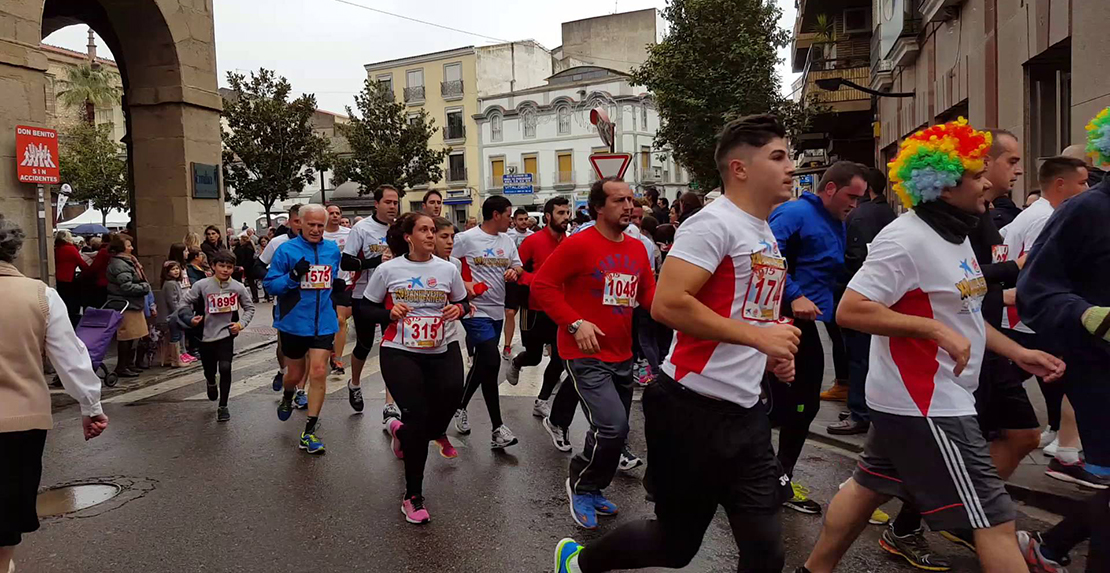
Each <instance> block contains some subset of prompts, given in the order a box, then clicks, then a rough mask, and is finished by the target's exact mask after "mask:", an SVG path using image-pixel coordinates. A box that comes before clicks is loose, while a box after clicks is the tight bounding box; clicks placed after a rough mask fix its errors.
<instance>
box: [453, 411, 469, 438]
mask: <svg viewBox="0 0 1110 573" xmlns="http://www.w3.org/2000/svg"><path fill="white" fill-rule="evenodd" d="M455 431H457V432H458V433H460V434H462V435H464V436H465V435H467V434H469V433H470V420H467V419H466V410H455Z"/></svg>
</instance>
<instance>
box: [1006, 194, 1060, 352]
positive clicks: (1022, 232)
mask: <svg viewBox="0 0 1110 573" xmlns="http://www.w3.org/2000/svg"><path fill="white" fill-rule="evenodd" d="M1055 211H1056V210H1055V209H1053V208H1052V203H1049V202H1048V199H1045V198H1044V197H1041V198H1040V199H1037V200H1036V201H1034V202H1033V204H1032V205H1030V206H1029V208H1028V209H1026V210H1024V211H1022V212H1021V213H1019V214H1018V216H1017V217H1015V218H1014V220H1013V221H1011V222H1010V224H1009V225H1006V226H1005V227H1002V229H1001V231H999V232H1000V233H1002V241H1003V244H1004V245H1005V248H1004V249H1002V253H1000V255H1001V257H1003V258H1002V259H1001V260H1002V261H1016V260H1018V259H1019V258H1021V256H1022V255H1024V254H1026V253H1028V252H1029V250H1030V249H1032V248H1033V243H1036V242H1037V237H1039V236H1041V229H1044V225H1045V223H1047V222H1048V219H1049V218H1050V217H1052V213H1054V212H1055ZM995 262H1001V261H995ZM1002 328H1012V329H1014V330H1017V331H1019V332H1025V333H1027V334H1032V333H1033V329H1031V328H1029V327H1028V326H1025V324H1023V323H1022V322H1021V318H1020V317H1019V316H1018V311H1017V307H1016V306H1008V307H1006V308H1005V310H1004V312H1003V313H1002Z"/></svg>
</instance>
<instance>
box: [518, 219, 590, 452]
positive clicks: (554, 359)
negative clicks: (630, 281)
mask: <svg viewBox="0 0 1110 573" xmlns="http://www.w3.org/2000/svg"><path fill="white" fill-rule="evenodd" d="M569 220H570V201H569V200H568V199H567V198H566V197H555V198H552V199H548V200H547V202H546V203H544V206H543V221H544V228H543V229H540V231H539V232H537V233H534V234H532V235H530V236H529V237H528V238H527V239H525V240H524V242H522V243H521V244H520V262H521V263H522V264H523V266H524V273H523V274H522V275H521V278H520V283H521V285H523V286H522V288H524V289H525V291H526V292H528V297H527V300H526V301H525V306H524V309H523V311H522V313H521V319H520V331H521V332H520V337H521V339H522V342H523V343H524V352H521V353H520V354H517V355H516V356H515V357H514V358H513V359H512V360H510V361H509V371H508V379H509V384H512V385H514V386H515V385H516V384H517V382H518V381H519V380H520V369H521V368H524V367H525V366H536V365H538V364H539V363H540V362H541V361H542V360H543V349H544V346H546V345H550V346H551V360H550V361H549V362H548V363H547V368H545V369H544V371H543V385H542V386H541V387H540V394H539V396H537V397H536V403H535V404H534V405H533V406H532V414H533V415H534V416H537V417H539V418H544V428H547V429H548V432H549V433H551V434H552V440H553V441H554V442H555V447H556V448H559V450H560V451H570V443H569V442H567V440H566V436H565V435H563V434H562V431H561V429H560V428H555V427H553V426H550V420H547V417H548V416H550V415H551V393H552V392H554V391H555V386H556V385H557V384H558V383H559V379H560V377H562V375H563V359H562V358H560V357H559V346H558V338H557V336H556V334H557V332H558V327H556V326H555V323H554V322H552V321H551V319H550V318H549V317H548V316H547V314H545V313H544V312H543V311H542V310H540V306H539V301H538V300H537V299H536V298H535V296H534V295H533V294H532V293H531V292H530V289H528V288H527V287H528V286H531V284H532V280H533V279H535V276H536V273H538V272H539V271H540V268H541V267H543V263H544V261H546V260H547V258H548V257H550V256H551V253H552V252H553V251H554V250H555V247H558V246H559V244H560V243H561V242H562V241H563V239H564V238H566V236H567V222H568V221H569ZM576 404H577V402H575V403H574V404H572V405H571V415H572V416H573V410H574V408H575V405H576Z"/></svg>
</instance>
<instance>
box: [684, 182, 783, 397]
mask: <svg viewBox="0 0 1110 573" xmlns="http://www.w3.org/2000/svg"><path fill="white" fill-rule="evenodd" d="M668 256H670V257H677V258H679V259H682V260H684V261H686V262H688V263H690V264H692V265H695V266H698V267H700V268H702V269H704V270H706V271H708V272H710V273H713V274H712V276H710V277H709V280H708V281H706V283H705V284H704V285H702V287H701V290H699V291H698V294H697V299H698V301H700V302H701V303H702V304H704V305H705V306H707V307H709V308H710V309H712V310H713V311H714V312H716V313H717V314H719V315H721V316H727V317H729V318H732V319H733V320H741V321H744V322H746V323H748V324H752V325H755V326H768V325H771V324H775V323H776V322H777V321H778V320H779V311H780V309H781V308H782V292H783V288H784V285H785V279H786V259H784V258H783V257H782V254H781V253H780V252H779V247H778V242H776V241H775V234H774V233H772V232H771V227H769V226H768V225H767V221H764V220H763V219H760V218H758V217H755V216H753V215H750V214H749V213H747V212H745V211H744V210H742V209H740V208H739V207H737V206H736V204H735V203H733V202H732V201H729V200H727V199H721V200H719V201H714V202H712V203H710V204H709V205H707V206H706V207H705V208H704V209H702V210H701V211H699V212H698V213H697V214H695V215H694V216H692V217H690V219H689V220H687V221H686V222H685V223H683V224H682V226H680V227H679V228H678V233H677V234H676V235H675V240H674V246H672V247H671V252H670V254H669V255H668ZM766 369H767V355H766V354H763V353H762V352H759V351H758V350H756V349H755V348H752V347H750V346H741V345H737V344H728V343H726V342H718V341H715V340H702V339H700V338H695V337H693V336H690V335H688V334H685V333H683V332H676V333H675V337H674V341H673V342H672V343H671V350H670V352H669V353H668V354H667V359H666V360H665V361H664V363H663V371H664V372H666V373H667V374H668V375H669V376H670V377H671V378H673V379H674V380H676V381H677V382H678V383H679V384H682V385H683V386H685V387H687V388H689V389H691V390H693V391H695V392H697V393H699V394H704V395H706V396H710V397H713V398H718V399H721V400H727V401H729V402H733V403H735V404H739V405H741V406H743V407H745V408H750V407H752V406H754V405H755V404H756V403H757V402H758V401H759V394H760V391H761V389H762V387H761V383H762V380H763V373H764V371H766Z"/></svg>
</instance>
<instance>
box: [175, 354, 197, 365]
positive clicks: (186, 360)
mask: <svg viewBox="0 0 1110 573" xmlns="http://www.w3.org/2000/svg"><path fill="white" fill-rule="evenodd" d="M178 360H179V361H180V362H181V363H182V364H192V363H194V362H196V361H197V358H196V357H195V356H193V355H192V354H189V353H187V352H182V353H181V356H179V357H178Z"/></svg>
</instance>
